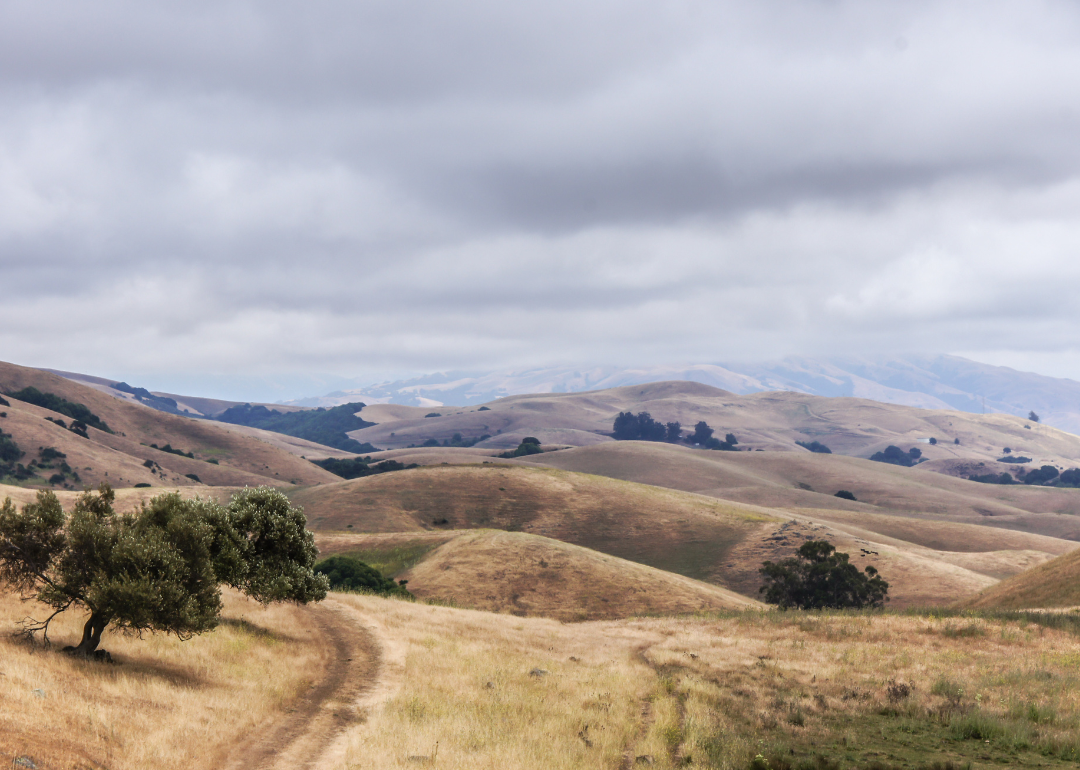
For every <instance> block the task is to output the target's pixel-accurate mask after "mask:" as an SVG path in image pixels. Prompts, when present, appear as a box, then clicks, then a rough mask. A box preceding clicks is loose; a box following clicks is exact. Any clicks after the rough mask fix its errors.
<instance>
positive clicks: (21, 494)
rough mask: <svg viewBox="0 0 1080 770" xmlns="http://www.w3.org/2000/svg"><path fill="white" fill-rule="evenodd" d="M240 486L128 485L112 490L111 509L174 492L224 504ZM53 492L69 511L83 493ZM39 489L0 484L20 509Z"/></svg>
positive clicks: (1, 493) (0, 495) (1, 495)
mask: <svg viewBox="0 0 1080 770" xmlns="http://www.w3.org/2000/svg"><path fill="white" fill-rule="evenodd" d="M241 489H243V487H201V486H186V487H152V488H149V489H147V488H141V489H133V488H131V487H127V488H120V489H114V490H113V491H114V492H115V493H116V500H115V502H114V503H113V510H115V511H116V512H117V513H121V514H123V513H131V512H133V511H135V510H137V509H138V508H139V506H140V505H141V504H142V503H144V502H149V501H150V498H152V497H157V496H158V495H164V494H167V493H169V492H176V493H177V494H179V495H180V496H181V497H184V498H192V497H196V496H197V497H202V498H204V499H210V500H216V501H217V502H219V503H227V502H228V501H229V498H231V497H232V496H233V495H234V494H236V493H237V492H239V491H240V490H241ZM52 491H53V494H55V495H56V497H57V498H58V499H59V500H60V504H61V505H62V506H63V507H64V510H65V511H69V510H71V508H72V507H74V505H75V501H76V500H77V499H78V498H79V496H80V495H81V494H82V492H76V491H73V490H64V489H54V490H52ZM37 494H38V490H37V489H34V488H30V487H14V486H10V485H8V484H0V501H3V500H5V499H7V498H9V497H10V498H11V501H12V502H13V503H15V505H16V506H17V507H19V508H21V507H22V506H23V505H25V504H26V503H29V502H33V501H34V500H35V499H36V498H37Z"/></svg>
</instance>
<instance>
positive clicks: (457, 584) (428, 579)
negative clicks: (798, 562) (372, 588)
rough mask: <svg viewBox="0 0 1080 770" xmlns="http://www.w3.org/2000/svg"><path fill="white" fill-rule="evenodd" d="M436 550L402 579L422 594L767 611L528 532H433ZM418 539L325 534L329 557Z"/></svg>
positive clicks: (637, 610)
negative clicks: (329, 535)
mask: <svg viewBox="0 0 1080 770" xmlns="http://www.w3.org/2000/svg"><path fill="white" fill-rule="evenodd" d="M428 540H429V541H430V540H434V541H436V542H432V543H431V545H434V546H435V547H434V549H433V550H431V551H429V552H427V553H425V554H424V555H423V556H422V557H421V558H420V560H419V561H418V563H417V564H416V565H415V566H412V567H411V568H409V569H407V570H404V571H402V572H398V573H396V574H395V575H394V577H395V578H399V579H404V580H407V581H408V588H409V590H410V591H412V592H413V593H414V594H415V595H416V596H418V597H420V598H421V599H437V600H439V601H444V602H451V603H453V604H454V605H455V606H459V607H466V608H470V609H479V610H487V611H490V612H508V613H510V614H514V615H521V616H530V617H549V618H555V619H557V620H563V621H582V620H605V619H616V618H626V617H632V616H635V615H670V614H684V613H690V612H698V611H708V610H724V609H741V608H750V607H759V608H763V605H761V604H760V603H758V602H757V601H755V600H753V599H749V598H747V597H745V596H741V595H740V594H737V593H734V592H732V591H729V590H727V589H724V588H721V587H719V586H717V585H712V584H709V583H704V582H701V581H697V580H693V579H690V578H687V577H683V576H681V575H677V574H674V573H672V572H666V571H664V570H659V569H655V568H653V567H648V566H645V565H643V564H637V563H634V562H629V561H626V560H624V559H620V558H618V557H616V556H610V555H607V554H603V553H600V552H598V551H593V550H590V549H588V548H582V547H581V546H576V545H571V544H569V543H564V542H562V541H560V540H553V539H551V538H547V537H542V536H540V535H531V534H527V533H524V532H504V531H498V530H485V529H482V530H470V531H465V532H462V531H455V532H452V533H432V536H431V537H429V538H428ZM395 542H403V543H410V544H415V543H416V540H415V539H414V537H408V536H404V537H403V536H401V535H392V536H390V537H387V536H385V535H369V536H364V535H345V536H339V537H336V538H332V539H328V538H319V540H318V544H319V547H320V550H321V551H322V552H324V553H327V554H332V553H350V552H356V551H358V550H359V551H360V553H361V556H362V557H367V558H370V554H371V553H372V552H374V551H377V550H378V549H379V548H383V549H386V548H391V547H393V545H394V543H395Z"/></svg>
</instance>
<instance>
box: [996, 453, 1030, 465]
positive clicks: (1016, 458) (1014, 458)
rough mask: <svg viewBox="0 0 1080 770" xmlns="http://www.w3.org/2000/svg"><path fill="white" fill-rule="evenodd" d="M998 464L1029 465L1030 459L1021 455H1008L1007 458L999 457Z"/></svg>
mask: <svg viewBox="0 0 1080 770" xmlns="http://www.w3.org/2000/svg"><path fill="white" fill-rule="evenodd" d="M998 462H999V463H1029V462H1031V458H1030V457H1024V456H1022V455H1009V456H1008V457H999V458H998Z"/></svg>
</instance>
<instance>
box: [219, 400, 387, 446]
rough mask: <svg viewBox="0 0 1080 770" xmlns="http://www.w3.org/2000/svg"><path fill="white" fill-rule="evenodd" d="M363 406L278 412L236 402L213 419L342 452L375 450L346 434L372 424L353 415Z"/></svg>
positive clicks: (351, 405) (343, 405)
mask: <svg viewBox="0 0 1080 770" xmlns="http://www.w3.org/2000/svg"><path fill="white" fill-rule="evenodd" d="M363 408H364V404H363V403H359V402H357V403H352V404H342V405H341V406H335V407H332V408H330V409H324V408H323V407H319V408H318V409H305V410H303V411H299V412H279V411H277V410H276V409H267V408H266V407H265V406H262V405H257V406H252V405H251V404H239V405H237V406H232V407H229V408H228V409H226V410H225V411H224V412H222V413H221V414H219V415H218V417H217V419H218V420H219V421H221V422H228V423H232V424H234V425H247V426H249V427H252V428H262V429H263V430H270V431H273V432H274V433H284V434H285V435H286V436H296V437H297V438H302V439H307V440H308V441H314V442H315V443H316V444H322V445H323V446H329V447H334V448H335V449H342V450H344V451H346V452H355V453H357V454H360V453H362V452H378V451H379V450H378V449H377V448H376V447H374V446H372V445H371V444H370V443H367V442H364V443H362V444H361V443H360V442H359V441H357V440H356V439H352V438H349V436H348V435H347V434H348V432H349V431H353V430H360V429H361V428H368V427H370V426H372V425H374V424H375V423H373V422H368V421H367V420H364V419H361V418H360V417H357V412H359V411H360V410H361V409H363Z"/></svg>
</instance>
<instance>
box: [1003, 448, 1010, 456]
mask: <svg viewBox="0 0 1080 770" xmlns="http://www.w3.org/2000/svg"><path fill="white" fill-rule="evenodd" d="M1001 453H1002V454H1006V455H1011V454H1012V447H1004V448H1003V449H1002V450H1001Z"/></svg>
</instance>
